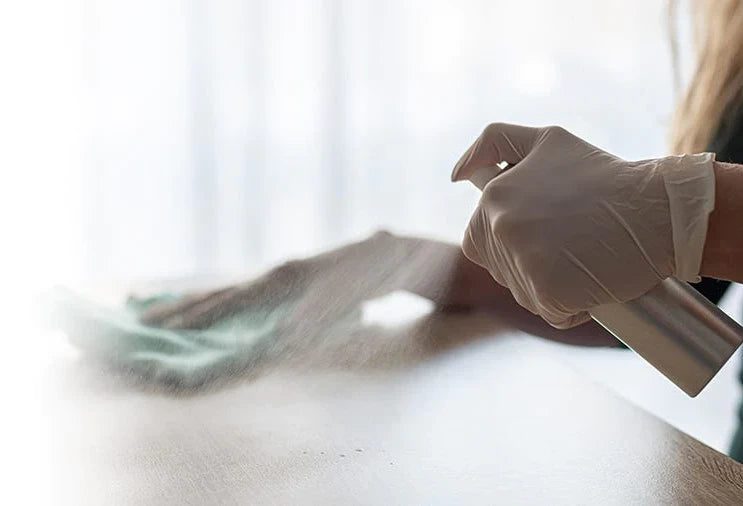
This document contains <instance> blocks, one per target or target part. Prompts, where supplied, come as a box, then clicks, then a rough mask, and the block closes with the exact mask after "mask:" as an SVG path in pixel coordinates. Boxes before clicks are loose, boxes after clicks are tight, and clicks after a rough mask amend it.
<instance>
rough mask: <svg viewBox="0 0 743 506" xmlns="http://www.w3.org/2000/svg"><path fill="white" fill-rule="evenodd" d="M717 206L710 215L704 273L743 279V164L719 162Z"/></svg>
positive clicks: (734, 279)
mask: <svg viewBox="0 0 743 506" xmlns="http://www.w3.org/2000/svg"><path fill="white" fill-rule="evenodd" d="M714 171H715V209H714V211H712V213H711V214H710V217H709V225H708V229H707V240H706V242H705V245H704V253H703V254H702V267H701V274H702V275H703V276H706V277H710V278H716V279H727V280H730V281H737V282H743V165H736V164H732V163H723V162H715V164H714Z"/></svg>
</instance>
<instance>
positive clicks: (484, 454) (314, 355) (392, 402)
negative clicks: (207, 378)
mask: <svg viewBox="0 0 743 506" xmlns="http://www.w3.org/2000/svg"><path fill="white" fill-rule="evenodd" d="M55 378H56V379H55V387H54V391H53V392H54V393H53V396H54V398H55V399H56V402H55V403H54V404H53V405H54V426H55V433H56V434H57V437H56V438H55V441H56V448H55V450H56V457H57V459H56V461H57V464H58V466H59V467H58V470H59V471H58V476H59V484H58V485H59V497H60V500H61V501H62V502H66V503H68V504H111V505H114V504H571V505H573V504H622V505H625V504H736V503H737V504H740V503H742V502H743V465H740V464H738V463H736V462H734V461H732V460H731V459H729V458H727V457H726V456H724V455H722V454H720V453H718V452H716V451H714V450H712V449H710V448H708V447H706V446H705V445H703V444H702V443H700V442H698V441H696V440H695V439H693V438H691V437H689V436H687V435H685V434H683V433H681V432H679V431H678V430H676V429H674V428H673V427H671V426H669V425H668V424H666V423H664V422H662V421H660V420H658V419H657V418H655V417H653V416H651V415H649V414H648V413H646V412H644V411H642V410H640V409H639V408H636V407H634V406H632V405H630V404H629V403H627V402H626V401H623V400H621V399H620V398H618V397H616V396H615V395H613V394H612V393H611V392H609V391H608V390H606V389H605V388H603V387H601V386H598V385H596V384H593V383H591V382H590V381H588V380H586V379H585V378H583V377H581V376H580V375H579V374H578V373H576V372H575V371H574V370H572V369H570V368H569V367H568V366H566V365H564V364H562V363H560V362H559V361H557V360H555V359H554V358H553V357H552V356H551V355H550V353H549V352H548V351H547V350H546V347H545V346H544V345H543V344H542V343H540V342H539V341H538V340H536V339H535V338H532V337H530V336H526V335H524V334H520V333H516V332H513V331H509V330H507V329H504V328H503V327H502V325H501V324H500V323H499V322H498V320H497V319H495V318H494V317H492V316H488V315H483V314H449V315H443V314H435V313H434V314H430V313H429V314H423V315H419V316H418V317H417V318H414V319H412V320H403V321H398V322H397V323H394V324H388V325H385V324H380V323H378V322H377V323H366V324H364V325H360V326H359V328H356V329H350V330H349V332H348V335H347V337H346V338H345V339H341V340H336V341H334V342H332V343H325V344H323V345H321V346H318V345H317V344H316V343H315V344H313V345H312V346H303V345H302V343H301V342H298V343H297V346H296V348H295V349H294V350H293V351H291V352H290V353H287V356H285V357H283V358H282V359H280V360H277V361H276V362H275V363H270V364H267V365H266V366H265V367H263V368H261V370H258V371H254V373H253V374H251V375H250V376H249V377H246V378H241V379H239V380H237V381H235V382H234V383H231V384H228V385H226V386H224V387H222V388H220V389H218V390H216V391H211V392H195V393H189V394H185V395H184V394H180V395H177V396H174V395H172V394H168V393H167V392H162V391H158V390H152V389H148V388H142V387H141V386H135V385H132V384H130V383H128V382H127V381H125V380H124V379H122V378H117V377H115V376H113V375H111V374H110V372H109V371H107V370H105V368H101V367H99V366H96V365H91V364H89V363H88V362H86V361H85V360H78V359H72V358H69V359H67V360H65V361H62V362H61V363H60V367H58V368H57V369H56V372H55Z"/></svg>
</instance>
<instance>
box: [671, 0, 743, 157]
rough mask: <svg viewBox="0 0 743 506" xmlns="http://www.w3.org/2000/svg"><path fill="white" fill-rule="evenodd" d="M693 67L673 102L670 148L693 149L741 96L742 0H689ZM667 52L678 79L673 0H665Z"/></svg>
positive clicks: (704, 142) (704, 144) (697, 148)
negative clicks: (692, 38)
mask: <svg viewBox="0 0 743 506" xmlns="http://www.w3.org/2000/svg"><path fill="white" fill-rule="evenodd" d="M691 1H692V5H691V7H692V13H693V17H694V19H693V22H694V45H695V50H696V67H695V69H694V73H693V76H692V78H691V81H690V83H689V86H688V88H687V89H686V92H685V93H684V95H683V97H682V98H681V100H680V102H679V103H678V105H677V108H676V112H675V115H674V119H673V125H672V129H671V149H672V150H673V152H674V153H679V154H680V153H698V152H700V151H704V150H706V149H707V148H708V145H709V143H710V141H711V140H712V137H713V136H714V135H715V134H716V133H717V130H718V129H719V127H720V124H721V123H722V121H723V120H724V119H725V115H726V114H728V113H729V112H730V111H731V109H733V108H735V107H737V106H738V105H739V104H741V101H742V99H743V0H696V1H695V0H691ZM668 6H669V9H668V14H669V23H670V28H671V32H670V33H671V56H672V59H673V66H674V73H675V78H676V82H677V83H678V81H679V77H678V76H679V73H680V72H679V63H678V43H677V40H676V30H675V28H674V24H675V21H676V19H675V18H676V16H675V13H676V8H677V0H669V4H668Z"/></svg>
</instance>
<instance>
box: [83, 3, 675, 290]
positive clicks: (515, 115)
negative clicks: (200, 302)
mask: <svg viewBox="0 0 743 506" xmlns="http://www.w3.org/2000/svg"><path fill="white" fill-rule="evenodd" d="M81 12H82V20H83V21H82V32H81V33H82V39H83V40H82V43H83V47H84V53H83V58H82V61H83V70H84V82H85V86H86V88H85V93H84V96H83V99H82V102H83V106H84V108H85V111H86V117H85V121H84V127H85V132H86V135H85V137H84V141H83V167H84V173H83V174H82V175H81V177H80V180H81V184H82V186H81V190H80V192H81V194H82V202H83V206H82V209H81V214H82V215H83V221H82V222H81V223H82V230H81V231H80V235H81V236H82V238H83V242H82V244H83V246H82V250H83V252H84V256H83V258H84V261H83V262H82V265H81V271H82V273H83V275H84V276H85V277H92V278H122V277H125V278H151V277H181V276H192V275H203V274H213V273H226V272H244V271H255V270H256V269H259V268H262V267H265V266H266V265H268V264H270V263H274V262H277V261H280V260H282V259H286V258H289V257H295V256H301V255H307V254H310V253H312V252H316V251H319V250H321V249H323V248H326V247H329V246H332V245H335V244H338V243H340V242H343V241H346V240H350V239H354V238H359V237H361V236H363V235H364V234H367V233H369V232H371V231H373V230H375V229H378V228H390V229H392V230H394V231H397V232H401V233H413V234H423V235H428V236H433V237H438V238H443V239H447V240H451V241H458V240H459V238H460V234H461V232H462V230H463V229H464V227H465V225H466V222H467V219H468V217H469V213H470V212H471V210H472V208H473V206H474V204H475V201H476V193H475V192H474V190H473V189H471V188H469V187H468V186H467V185H464V184H460V185H452V184H451V183H450V182H449V172H450V170H451V168H452V166H453V165H454V163H455V161H456V160H457V158H458V157H459V155H460V154H461V153H462V152H463V151H464V150H465V149H466V148H467V147H468V146H469V145H470V143H471V142H472V141H473V140H474V138H475V137H476V136H477V135H478V134H479V132H480V130H481V129H482V128H483V127H484V126H485V125H486V124H487V123H489V122H492V121H507V122H517V123H525V124H532V125H545V124H561V125H564V126H566V127H568V128H569V129H571V130H573V131H574V132H575V133H577V134H578V135H581V136H584V137H585V138H587V139H590V140H591V141H592V142H593V143H594V144H597V145H599V146H601V147H604V148H606V149H608V150H610V151H612V152H614V153H616V154H618V155H620V156H623V157H626V158H642V157H650V156H657V155H660V154H662V153H664V152H665V149H666V147H665V146H666V144H665V140H666V137H665V133H666V130H667V126H668V119H669V115H670V111H671V107H672V102H673V86H672V80H671V65H670V57H669V49H668V37H667V29H666V12H665V2H663V1H660V0H658V1H652V2H648V1H646V0H631V1H629V0H617V1H602V2H595V1H591V0H563V1H560V2H553V1H547V0H521V1H518V2H516V1H496V0H463V1H456V2H455V1H440V0H412V1H406V2H401V1H398V0H216V1H207V0H158V1H157V2H153V1H151V0H130V1H127V2H121V1H118V0H88V1H86V2H84V3H83V4H82V9H81Z"/></svg>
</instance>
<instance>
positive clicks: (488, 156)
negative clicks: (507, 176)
mask: <svg viewBox="0 0 743 506" xmlns="http://www.w3.org/2000/svg"><path fill="white" fill-rule="evenodd" d="M540 132H541V129H540V128H532V127H526V126H522V125H511V124H508V123H491V124H490V125H488V126H487V127H485V130H484V131H483V132H482V134H481V135H480V137H478V138H477V140H476V141H475V143H474V144H473V145H472V146H470V148H469V149H468V150H467V151H466V152H465V153H464V155H462V157H461V158H460V159H459V161H458V162H457V164H456V165H455V166H454V170H453V171H452V175H451V179H452V181H461V180H464V179H470V177H471V176H472V174H473V173H474V172H475V171H476V170H478V169H481V168H484V167H493V166H495V165H498V164H500V163H502V162H506V163H508V164H509V165H515V164H517V163H518V162H520V161H521V160H523V159H524V158H526V156H527V155H528V154H529V152H530V151H531V150H532V149H533V148H534V146H535V144H536V142H537V139H538V138H539V134H540Z"/></svg>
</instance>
